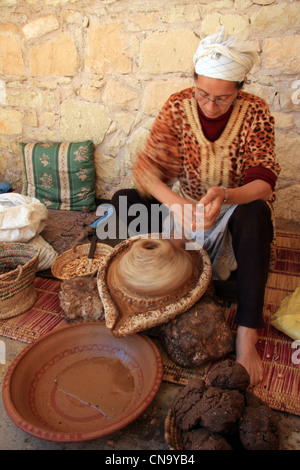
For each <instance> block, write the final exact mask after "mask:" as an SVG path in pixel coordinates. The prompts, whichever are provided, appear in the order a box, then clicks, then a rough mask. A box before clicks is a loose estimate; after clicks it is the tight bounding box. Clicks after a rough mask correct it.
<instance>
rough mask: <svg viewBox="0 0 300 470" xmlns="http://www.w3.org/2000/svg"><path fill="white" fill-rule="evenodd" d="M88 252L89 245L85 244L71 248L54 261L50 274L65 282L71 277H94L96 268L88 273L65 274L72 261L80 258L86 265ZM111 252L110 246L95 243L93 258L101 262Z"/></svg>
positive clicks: (74, 272)
mask: <svg viewBox="0 0 300 470" xmlns="http://www.w3.org/2000/svg"><path fill="white" fill-rule="evenodd" d="M89 250H90V244H89V243H87V244H84V245H78V246H76V247H75V248H72V249H71V250H68V251H65V252H64V253H62V254H61V255H60V256H58V257H57V258H56V260H55V261H54V263H53V264H52V266H51V272H52V274H53V276H55V277H56V278H57V279H60V280H61V281H65V280H67V279H70V278H72V277H82V276H91V275H94V274H95V273H96V272H97V271H98V266H97V267H96V268H92V269H91V271H90V272H83V273H80V274H78V272H76V271H75V270H74V271H73V274H72V273H71V272H70V273H69V274H66V273H65V270H66V268H67V267H68V266H70V265H72V264H73V263H74V261H76V260H79V259H80V258H82V259H83V260H84V262H86V264H87V261H88V254H89ZM111 250H112V247H111V246H109V245H106V244H104V243H97V245H96V250H95V254H94V257H95V258H101V261H102V259H105V257H106V256H107V255H108V254H109V253H110V252H111Z"/></svg>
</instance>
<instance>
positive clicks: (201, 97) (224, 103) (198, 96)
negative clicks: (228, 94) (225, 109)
mask: <svg viewBox="0 0 300 470" xmlns="http://www.w3.org/2000/svg"><path fill="white" fill-rule="evenodd" d="M195 98H196V99H198V101H201V103H203V104H205V103H208V102H212V103H214V104H215V105H217V106H230V105H231V104H234V102H235V99H234V100H233V101H231V100H226V99H225V100H224V99H222V98H219V99H216V100H212V99H211V98H210V97H209V96H207V95H204V94H202V93H200V92H198V93H195Z"/></svg>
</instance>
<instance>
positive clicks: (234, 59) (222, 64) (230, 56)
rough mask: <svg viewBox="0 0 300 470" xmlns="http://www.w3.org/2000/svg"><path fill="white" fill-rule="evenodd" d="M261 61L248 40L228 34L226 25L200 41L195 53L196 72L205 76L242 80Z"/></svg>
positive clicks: (234, 80)
mask: <svg viewBox="0 0 300 470" xmlns="http://www.w3.org/2000/svg"><path fill="white" fill-rule="evenodd" d="M259 62H260V60H259V56H258V54H257V52H255V51H254V50H253V48H252V47H251V46H250V45H249V43H247V42H246V41H242V40H239V39H237V38H236V37H234V36H227V33H226V32H225V29H224V27H223V26H222V28H221V29H220V31H219V32H218V33H216V34H212V35H211V36H208V37H206V38H205V39H203V40H202V41H200V44H199V47H198V49H197V52H196V54H195V55H194V64H195V72H196V73H197V74H198V75H203V76H205V77H211V78H219V79H221V80H229V81H233V82H241V81H243V80H244V77H245V76H246V75H247V73H248V72H249V71H250V70H251V69H252V67H253V65H254V64H258V63H259Z"/></svg>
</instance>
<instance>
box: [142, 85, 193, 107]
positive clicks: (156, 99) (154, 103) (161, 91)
mask: <svg viewBox="0 0 300 470" xmlns="http://www.w3.org/2000/svg"><path fill="white" fill-rule="evenodd" d="M190 86H193V79H192V78H190V79H189V78H178V77H171V78H169V79H168V80H155V81H153V82H151V83H149V85H147V86H146V88H145V92H144V98H143V107H142V108H143V110H144V111H145V113H147V114H157V112H158V111H159V110H160V108H161V107H162V106H163V104H164V103H165V102H166V100H167V99H168V98H169V96H170V95H171V94H173V93H175V92H177V91H180V90H183V89H184V88H188V87H190Z"/></svg>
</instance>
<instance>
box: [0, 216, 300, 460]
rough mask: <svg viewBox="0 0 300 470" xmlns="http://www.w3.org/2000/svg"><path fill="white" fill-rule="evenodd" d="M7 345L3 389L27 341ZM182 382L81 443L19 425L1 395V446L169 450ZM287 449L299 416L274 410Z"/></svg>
mask: <svg viewBox="0 0 300 470" xmlns="http://www.w3.org/2000/svg"><path fill="white" fill-rule="evenodd" d="M278 228H280V229H287V230H296V231H300V230H299V226H297V225H296V226H295V225H294V224H290V223H288V224H282V222H281V223H280V224H279V225H278ZM0 340H2V341H4V343H5V347H6V363H5V364H0V381H1V389H2V383H3V379H4V376H5V373H6V371H7V369H8V367H9V366H10V364H11V362H12V361H13V360H14V358H15V357H16V356H17V355H18V354H19V353H20V352H21V351H22V350H23V348H24V347H26V346H27V345H26V344H25V343H21V342H19V341H14V340H10V339H7V338H5V337H3V336H0ZM180 389H181V387H180V386H177V385H173V384H170V383H166V382H163V383H162V385H161V387H160V389H159V391H158V393H157V395H156V397H155V398H154V400H153V402H152V403H151V404H150V405H149V407H148V408H147V409H146V410H145V411H144V413H143V414H142V415H141V416H140V417H139V418H138V419H136V420H135V421H134V422H133V423H131V424H129V425H128V426H126V427H125V428H123V429H122V430H120V431H118V432H116V433H114V434H112V435H109V436H106V437H104V438H101V439H96V440H94V441H89V442H82V443H54V442H48V441H44V440H40V439H37V438H35V437H33V436H31V435H29V434H27V433H25V432H23V431H22V430H21V429H19V428H18V427H17V426H15V425H14V423H13V422H12V421H11V420H10V418H9V417H8V415H7V413H6V411H5V409H4V406H3V402H2V393H1V399H0V450H105V451H110V453H111V452H116V451H126V450H127V451H133V450H134V451H139V450H149V451H156V452H157V453H158V452H159V451H166V450H168V446H167V444H166V442H165V437H164V423H165V418H166V415H167V412H168V409H169V407H170V404H171V403H172V402H173V400H174V398H175V396H176V394H177V393H178V391H179V390H180ZM275 413H276V415H277V417H278V423H279V429H280V434H281V441H282V444H281V447H282V449H284V450H300V416H294V415H290V414H287V413H282V412H275Z"/></svg>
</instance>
